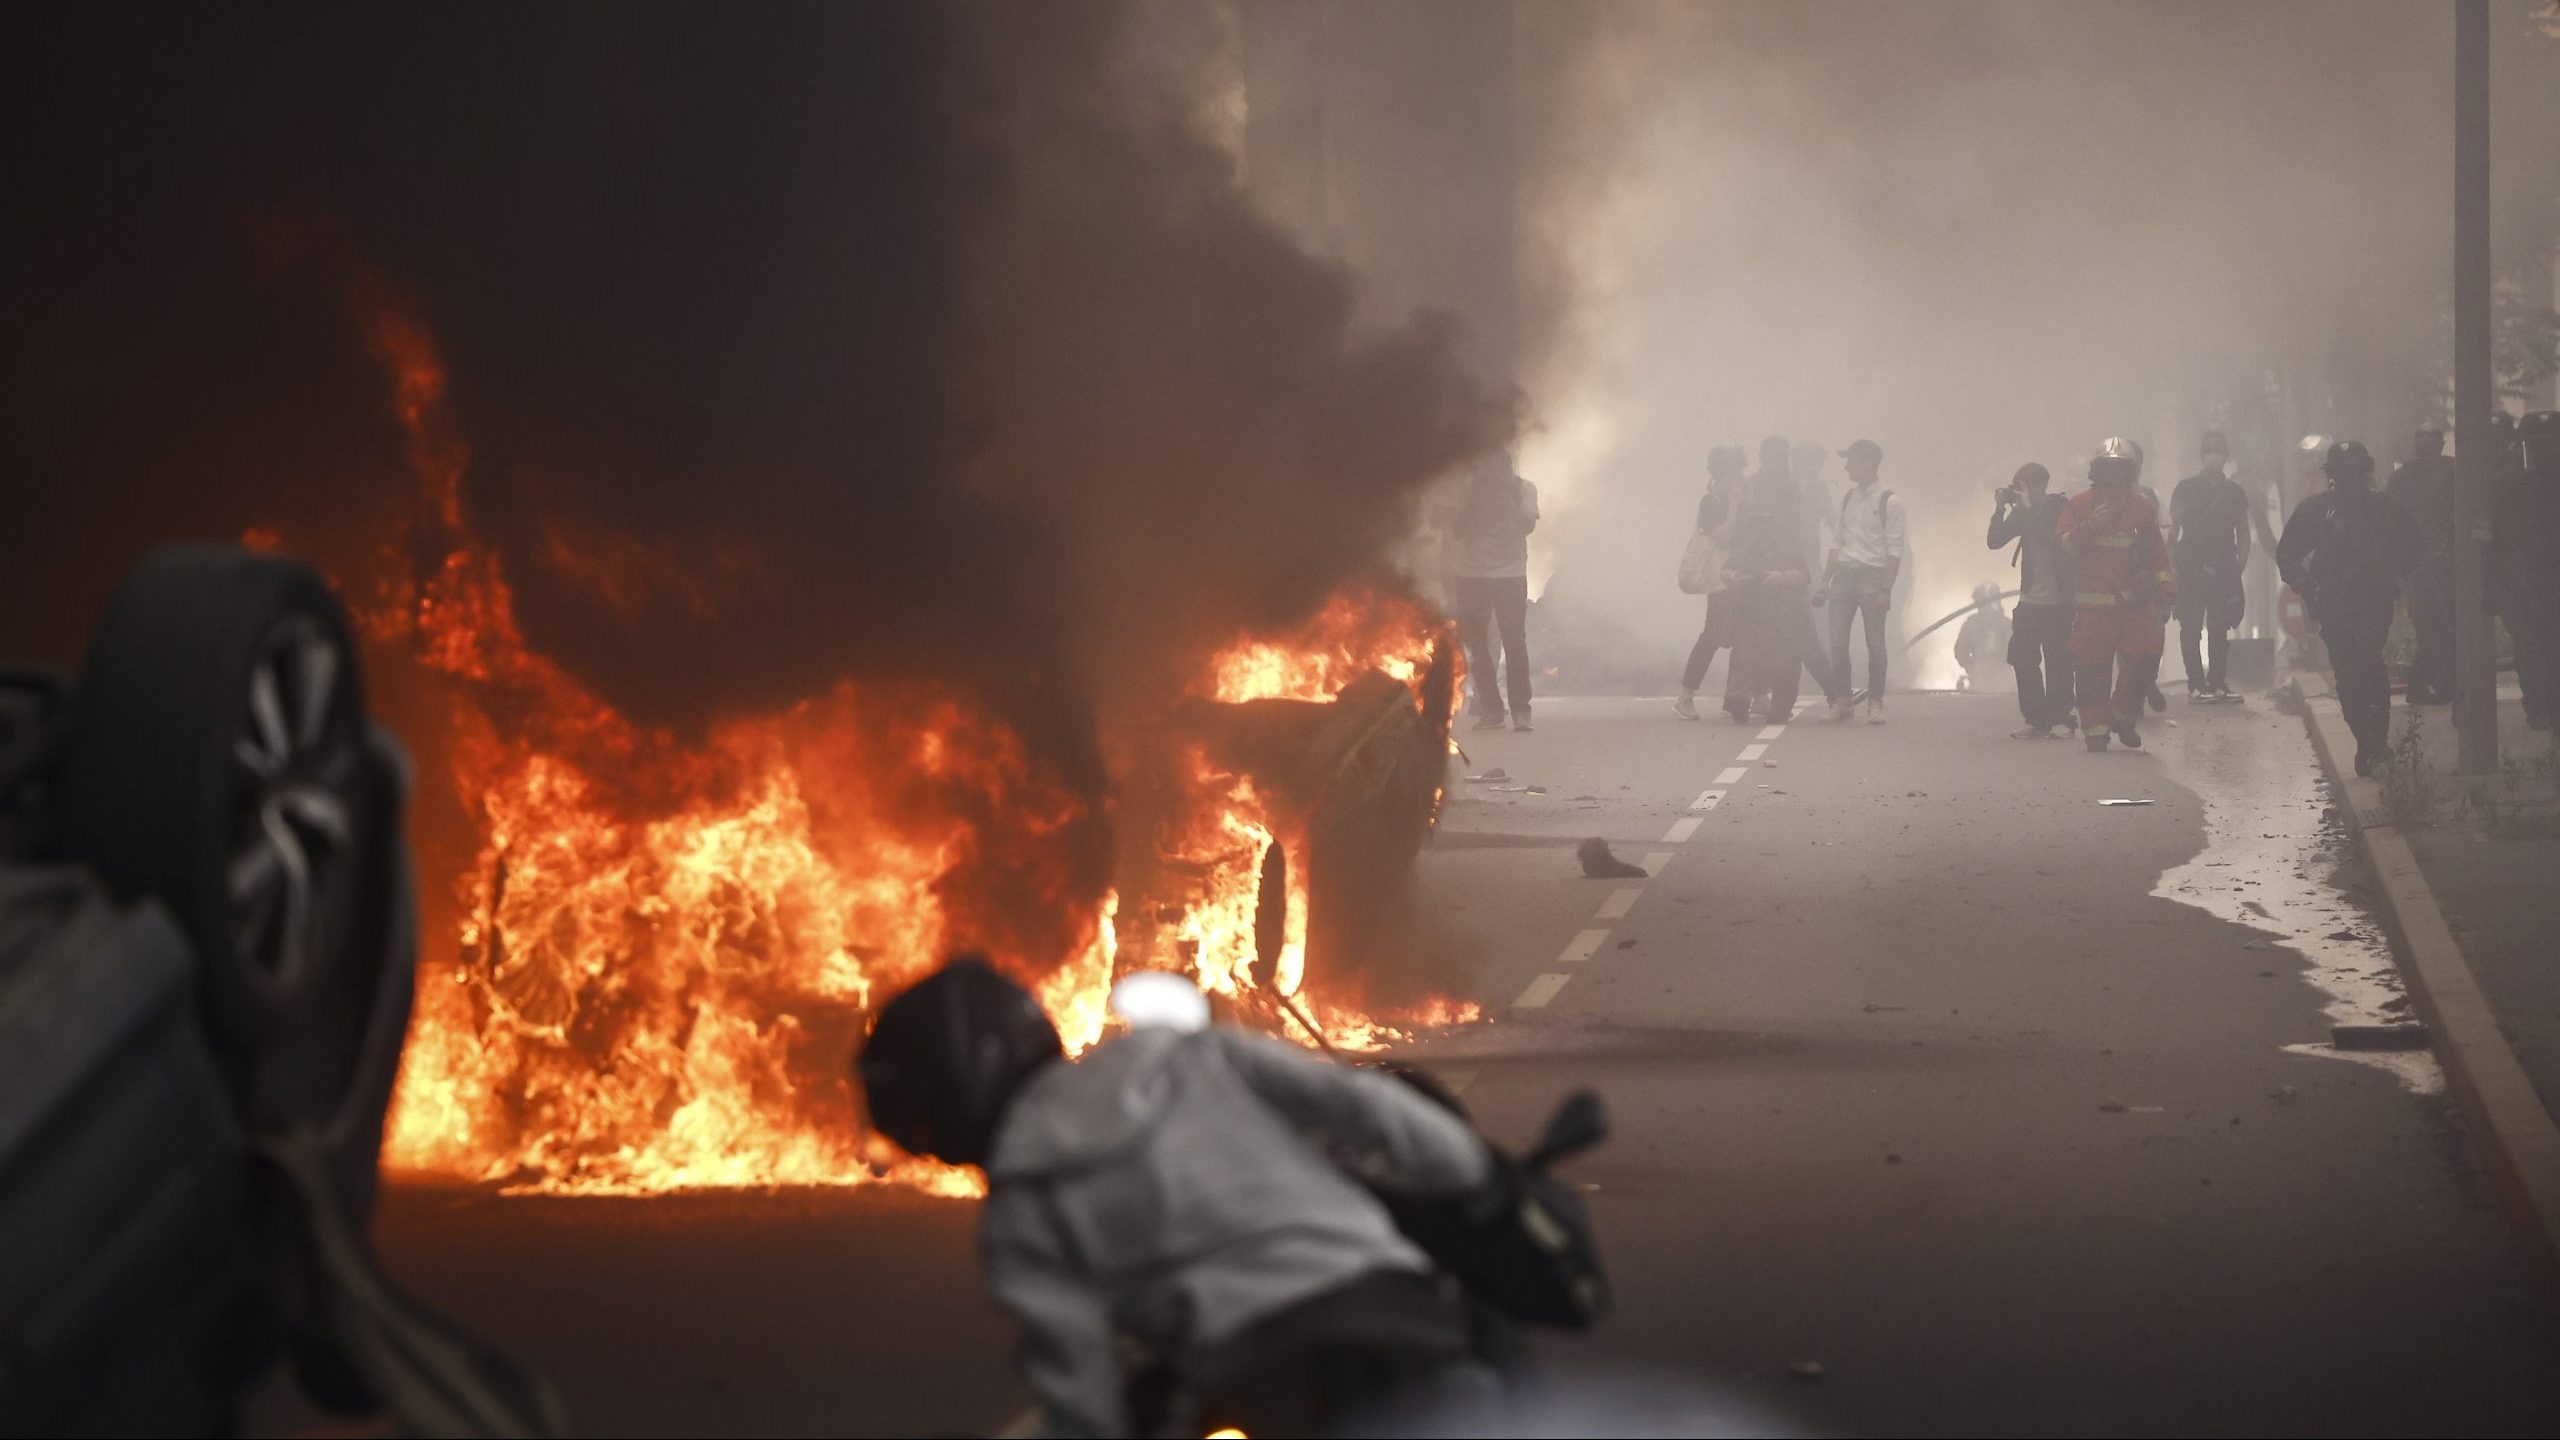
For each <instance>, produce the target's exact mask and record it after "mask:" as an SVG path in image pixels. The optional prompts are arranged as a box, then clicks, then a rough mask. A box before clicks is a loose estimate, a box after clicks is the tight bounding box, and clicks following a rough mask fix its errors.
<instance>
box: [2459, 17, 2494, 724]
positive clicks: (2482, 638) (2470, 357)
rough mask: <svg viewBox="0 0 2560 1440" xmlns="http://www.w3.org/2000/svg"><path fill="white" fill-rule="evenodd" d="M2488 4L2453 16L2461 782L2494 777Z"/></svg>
mask: <svg viewBox="0 0 2560 1440" xmlns="http://www.w3.org/2000/svg"><path fill="white" fill-rule="evenodd" d="M2492 385H2493V381H2492V379H2491V375H2490V368H2489V0H2454V9H2453V426H2454V444H2455V451H2454V476H2455V478H2454V491H2453V614H2454V622H2453V626H2454V629H2453V664H2454V680H2453V728H2454V736H2455V739H2456V741H2457V742H2458V745H2457V750H2458V761H2459V766H2460V769H2461V771H2462V773H2463V774H2465V775H2488V774H2494V773H2496V771H2497V769H2498V693H2497V665H2498V658H2497V654H2496V652H2495V650H2494V648H2493V647H2494V646H2495V644H2496V639H2495V636H2494V635H2493V633H2492V631H2491V630H2490V626H2489V610H2488V604H2487V601H2488V580H2489V506H2490V494H2489V486H2490V476H2491V471H2490V467H2491V465H2492V463H2493V457H2492V456H2491V455H2490V453H2489V443H2488V441H2489V433H2490V432H2489V412H2490V410H2491V408H2492V407H2494V406H2495V405H2496V404H2497V403H2498V398H2497V394H2496V392H2495V390H2494V389H2493V388H2492Z"/></svg>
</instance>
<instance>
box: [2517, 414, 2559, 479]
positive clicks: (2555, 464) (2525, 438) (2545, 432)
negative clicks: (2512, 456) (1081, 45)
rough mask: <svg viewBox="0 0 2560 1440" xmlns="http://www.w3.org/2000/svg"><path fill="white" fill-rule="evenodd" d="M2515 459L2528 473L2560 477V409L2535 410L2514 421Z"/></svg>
mask: <svg viewBox="0 0 2560 1440" xmlns="http://www.w3.org/2000/svg"><path fill="white" fill-rule="evenodd" d="M2516 458H2517V459H2518V460H2519V461H2520V462H2522V463H2523V465H2524V468H2525V472H2526V473H2527V474H2530V475H2549V476H2553V477H2555V478H2560V410H2536V411H2534V412H2533V413H2532V414H2530V415H2527V416H2526V417H2524V419H2522V420H2520V421H2517V422H2516Z"/></svg>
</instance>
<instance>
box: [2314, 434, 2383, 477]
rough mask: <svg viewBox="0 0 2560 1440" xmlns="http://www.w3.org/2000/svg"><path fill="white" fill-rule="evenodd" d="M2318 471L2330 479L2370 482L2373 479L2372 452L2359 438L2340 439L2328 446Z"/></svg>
mask: <svg viewBox="0 0 2560 1440" xmlns="http://www.w3.org/2000/svg"><path fill="white" fill-rule="evenodd" d="M2320 473H2322V474H2324V475H2326V476H2328V477H2329V478H2330V479H2331V480H2344V481H2349V482H2352V483H2355V484H2359V485H2362V484H2370V483H2372V480H2373V452H2372V451H2370V450H2367V449H2366V448H2364V442H2363V441H2361V440H2341V441H2339V442H2338V443H2336V444H2334V445H2332V446H2330V447H2329V453H2328V454H2327V455H2326V456H2324V457H2322V459H2321V461H2320Z"/></svg>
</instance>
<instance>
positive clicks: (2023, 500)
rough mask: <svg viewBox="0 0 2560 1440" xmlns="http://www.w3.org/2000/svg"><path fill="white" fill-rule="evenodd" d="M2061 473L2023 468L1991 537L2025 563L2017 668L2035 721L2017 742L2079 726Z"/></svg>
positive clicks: (1994, 519)
mask: <svg viewBox="0 0 2560 1440" xmlns="http://www.w3.org/2000/svg"><path fill="white" fill-rule="evenodd" d="M2052 485H2053V472H2051V471H2049V470H2047V469H2045V468H2044V467H2043V466H2042V465H2038V464H2036V463H2035V462H2033V461H2029V462H2028V463H2026V464H2024V465H2021V466H2019V467H2018V473H2017V474H2016V475H2015V476H2013V477H2011V479H2010V481H2009V485H2008V488H2007V489H2004V490H2002V491H2001V492H2000V494H1999V497H1998V498H1997V500H1995V501H1994V503H1993V509H1992V511H1991V528H1990V531H1989V532H1988V533H1987V534H1985V535H1984V536H1983V543H1984V545H1986V546H1988V547H1989V548H1991V549H1993V550H1997V549H1999V548H2000V547H2001V546H2003V545H2007V544H2009V543H2011V542H2012V541H2014V542H2016V544H2017V547H2018V548H2017V549H2016V551H2014V552H2013V553H2012V554H2011V555H2010V557H2009V563H2011V564H2013V565H2015V566H2017V567H2018V611H2017V614H2016V615H2015V616H2014V617H2012V619H2011V620H2010V622H2009V668H2010V669H2011V670H2012V671H2014V672H2016V674H2017V677H2018V714H2019V717H2020V718H2022V719H2024V720H2025V721H2026V722H2027V723H2026V724H2025V725H2023V726H2020V727H2019V728H2018V729H2016V730H2013V731H2011V732H2009V734H2010V738H2011V739H2014V740H2050V739H2056V738H2059V736H2060V735H2061V733H2062V732H2064V731H2065V730H2069V729H2077V728H2079V724H2080V719H2079V716H2078V715H2076V714H2074V713H2073V711H2072V707H2071V695H2072V675H2071V653H2070V647H2071V613H2072V612H2071V557H2070V556H2069V555H2067V554H2065V553H2064V552H2063V549H2062V542H2061V541H2060V540H2059V539H2058V538H2056V536H2055V534H2054V522H2055V521H2057V520H2059V519H2061V518H2062V497H2061V496H2059V495H2056V494H2054V493H2052Z"/></svg>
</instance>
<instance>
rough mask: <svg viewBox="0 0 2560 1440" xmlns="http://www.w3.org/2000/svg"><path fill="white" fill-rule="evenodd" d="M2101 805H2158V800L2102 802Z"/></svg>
mask: <svg viewBox="0 0 2560 1440" xmlns="http://www.w3.org/2000/svg"><path fill="white" fill-rule="evenodd" d="M2098 803H2099V804H2101V805H2156V804H2158V803H2159V802H2158V801H2156V800H2101V801H2099V802H2098Z"/></svg>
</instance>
